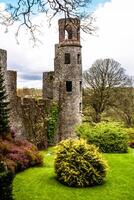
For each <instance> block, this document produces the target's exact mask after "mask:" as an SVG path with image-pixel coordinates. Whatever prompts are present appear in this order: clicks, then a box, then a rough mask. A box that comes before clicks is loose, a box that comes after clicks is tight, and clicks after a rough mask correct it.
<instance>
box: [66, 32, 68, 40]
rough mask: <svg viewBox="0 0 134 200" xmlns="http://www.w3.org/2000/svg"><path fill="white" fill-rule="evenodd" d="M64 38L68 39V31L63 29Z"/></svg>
mask: <svg viewBox="0 0 134 200" xmlns="http://www.w3.org/2000/svg"><path fill="white" fill-rule="evenodd" d="M65 40H68V32H67V30H65Z"/></svg>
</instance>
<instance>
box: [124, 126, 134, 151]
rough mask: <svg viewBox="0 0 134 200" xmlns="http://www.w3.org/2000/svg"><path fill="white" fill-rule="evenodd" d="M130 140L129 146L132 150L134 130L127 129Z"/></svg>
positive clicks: (133, 146)
mask: <svg viewBox="0 0 134 200" xmlns="http://www.w3.org/2000/svg"><path fill="white" fill-rule="evenodd" d="M126 131H127V134H128V139H129V143H128V144H129V146H130V147H131V148H134V128H127V129H126Z"/></svg>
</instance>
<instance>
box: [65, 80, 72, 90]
mask: <svg viewBox="0 0 134 200" xmlns="http://www.w3.org/2000/svg"><path fill="white" fill-rule="evenodd" d="M66 91H67V92H72V81H66Z"/></svg>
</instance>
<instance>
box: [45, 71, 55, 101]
mask: <svg viewBox="0 0 134 200" xmlns="http://www.w3.org/2000/svg"><path fill="white" fill-rule="evenodd" d="M53 80H54V72H53V71H50V72H44V73H43V99H53Z"/></svg>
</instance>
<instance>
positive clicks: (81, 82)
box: [80, 81, 82, 91]
mask: <svg viewBox="0 0 134 200" xmlns="http://www.w3.org/2000/svg"><path fill="white" fill-rule="evenodd" d="M81 90H82V81H80V91H81Z"/></svg>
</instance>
